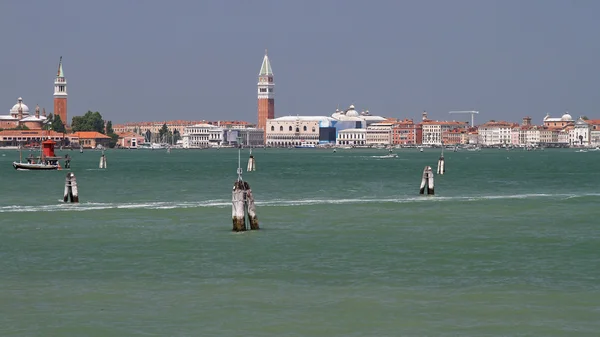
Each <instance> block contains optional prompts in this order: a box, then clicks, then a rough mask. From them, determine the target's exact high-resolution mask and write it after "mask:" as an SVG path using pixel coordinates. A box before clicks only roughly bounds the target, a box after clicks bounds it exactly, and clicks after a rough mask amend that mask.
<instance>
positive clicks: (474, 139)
mask: <svg viewBox="0 0 600 337" xmlns="http://www.w3.org/2000/svg"><path fill="white" fill-rule="evenodd" d="M466 144H479V132H477V130H474V131H468V136H467V143H466Z"/></svg>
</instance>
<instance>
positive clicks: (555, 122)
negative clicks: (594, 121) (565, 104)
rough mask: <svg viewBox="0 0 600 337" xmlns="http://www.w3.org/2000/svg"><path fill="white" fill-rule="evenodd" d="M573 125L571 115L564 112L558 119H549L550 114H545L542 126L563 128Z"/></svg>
mask: <svg viewBox="0 0 600 337" xmlns="http://www.w3.org/2000/svg"><path fill="white" fill-rule="evenodd" d="M573 124H574V121H573V117H571V115H570V114H569V113H568V112H565V113H564V114H563V115H562V116H561V117H560V118H555V117H550V114H546V117H544V125H543V126H546V127H561V128H564V127H565V126H567V125H573Z"/></svg>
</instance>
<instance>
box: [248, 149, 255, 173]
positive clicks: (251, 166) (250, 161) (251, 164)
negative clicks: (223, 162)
mask: <svg viewBox="0 0 600 337" xmlns="http://www.w3.org/2000/svg"><path fill="white" fill-rule="evenodd" d="M246 171H248V172H250V171H256V160H255V159H254V156H253V155H252V150H250V158H248V167H247V168H246Z"/></svg>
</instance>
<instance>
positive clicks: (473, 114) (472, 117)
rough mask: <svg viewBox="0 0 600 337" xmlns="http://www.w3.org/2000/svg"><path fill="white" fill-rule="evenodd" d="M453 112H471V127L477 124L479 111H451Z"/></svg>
mask: <svg viewBox="0 0 600 337" xmlns="http://www.w3.org/2000/svg"><path fill="white" fill-rule="evenodd" d="M450 113H451V114H471V125H470V127H474V126H475V114H479V111H450Z"/></svg>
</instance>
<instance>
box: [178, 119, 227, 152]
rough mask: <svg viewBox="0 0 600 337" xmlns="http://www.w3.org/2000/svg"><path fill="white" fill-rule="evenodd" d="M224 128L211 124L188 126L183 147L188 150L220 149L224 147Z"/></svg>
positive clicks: (183, 138)
mask: <svg viewBox="0 0 600 337" xmlns="http://www.w3.org/2000/svg"><path fill="white" fill-rule="evenodd" d="M223 130H224V129H223V128H222V127H219V126H214V125H210V124H196V125H193V126H188V127H186V128H185V129H184V133H183V137H182V140H183V147H184V148H186V149H195V148H208V147H219V146H221V145H223V141H224V138H223Z"/></svg>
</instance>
